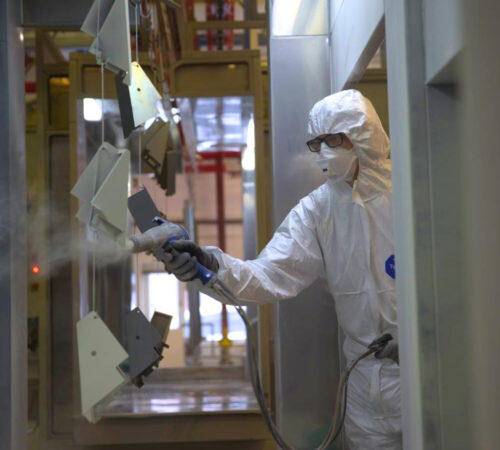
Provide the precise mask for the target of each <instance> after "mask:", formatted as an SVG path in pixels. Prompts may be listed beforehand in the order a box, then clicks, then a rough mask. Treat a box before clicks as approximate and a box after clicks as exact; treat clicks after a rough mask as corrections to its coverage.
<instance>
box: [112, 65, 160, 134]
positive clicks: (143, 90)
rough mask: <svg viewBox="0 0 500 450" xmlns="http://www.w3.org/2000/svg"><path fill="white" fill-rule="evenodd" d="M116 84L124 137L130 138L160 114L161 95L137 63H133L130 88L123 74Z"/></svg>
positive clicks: (119, 76)
mask: <svg viewBox="0 0 500 450" xmlns="http://www.w3.org/2000/svg"><path fill="white" fill-rule="evenodd" d="M115 83H116V92H117V96H118V104H119V107H120V116H121V121H122V127H123V135H124V137H125V138H128V137H129V136H130V133H132V131H133V130H134V129H135V128H137V127H138V126H139V125H142V124H143V123H144V122H146V120H148V119H151V118H153V117H155V116H157V115H158V114H159V111H158V108H157V106H156V103H157V102H158V100H161V95H160V94H159V93H158V91H157V90H156V88H155V86H154V85H153V83H152V82H151V80H150V79H149V77H148V76H147V75H146V73H145V72H144V70H143V69H142V67H141V66H140V64H139V63H138V62H136V61H134V62H133V63H132V77H131V82H130V86H127V85H126V84H124V79H123V78H122V75H121V74H118V75H116V78H115Z"/></svg>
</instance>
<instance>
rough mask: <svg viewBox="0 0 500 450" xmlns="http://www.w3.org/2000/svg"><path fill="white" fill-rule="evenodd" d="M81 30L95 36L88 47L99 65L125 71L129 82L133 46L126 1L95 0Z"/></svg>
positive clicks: (115, 70)
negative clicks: (131, 44) (131, 46)
mask: <svg viewBox="0 0 500 450" xmlns="http://www.w3.org/2000/svg"><path fill="white" fill-rule="evenodd" d="M81 30H82V31H83V32H85V33H87V34H90V35H91V36H94V37H95V38H96V39H95V41H94V42H93V43H92V45H91V46H90V48H89V51H90V53H93V54H94V55H96V58H97V61H98V62H99V64H104V67H106V69H108V70H111V71H112V72H114V73H117V74H118V73H121V74H122V81H123V82H124V83H125V84H127V85H130V83H131V71H132V70H131V65H130V62H131V61H132V53H131V49H130V19H129V12H128V2H127V0H95V1H94V3H93V4H92V7H91V8H90V11H89V13H88V14H87V17H86V18H85V21H84V22H83V24H82V27H81Z"/></svg>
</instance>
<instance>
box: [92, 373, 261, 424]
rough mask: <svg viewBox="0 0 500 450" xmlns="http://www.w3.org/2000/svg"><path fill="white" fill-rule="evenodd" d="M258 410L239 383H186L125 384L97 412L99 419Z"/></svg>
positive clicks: (249, 390) (249, 388) (247, 386)
mask: <svg viewBox="0 0 500 450" xmlns="http://www.w3.org/2000/svg"><path fill="white" fill-rule="evenodd" d="M254 410H258V404H257V400H256V399H255V396H254V394H253V390H252V386H251V384H250V383H249V382H248V381H243V380H189V381H168V382H162V383H147V382H146V384H145V385H144V386H143V387H142V388H141V389H137V388H136V387H134V386H132V385H128V386H126V387H124V388H123V389H122V391H121V392H120V393H119V394H117V395H116V396H115V397H114V399H113V400H112V401H111V402H110V403H109V404H108V405H107V406H105V407H103V408H102V409H101V411H100V414H101V415H102V417H114V416H124V415H156V414H194V413H204V412H207V413H208V412H210V413H214V412H224V411H233V412H236V411H246V412H247V411H254Z"/></svg>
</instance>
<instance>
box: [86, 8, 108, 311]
mask: <svg viewBox="0 0 500 450" xmlns="http://www.w3.org/2000/svg"><path fill="white" fill-rule="evenodd" d="M100 31H101V0H97V44H98V45H97V47H98V48H99V49H100V48H101V39H100V37H99V32H100ZM100 65H101V145H102V144H104V64H103V62H102V61H101V62H100ZM87 229H88V232H89V231H90V225H87ZM92 237H93V244H94V245H93V247H92V311H96V261H95V259H96V241H97V232H96V231H95V230H94V232H93V236H92Z"/></svg>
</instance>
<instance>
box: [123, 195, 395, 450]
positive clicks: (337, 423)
mask: <svg viewBox="0 0 500 450" xmlns="http://www.w3.org/2000/svg"><path fill="white" fill-rule="evenodd" d="M128 207H129V211H130V213H131V214H132V217H133V218H134V220H135V223H136V225H137V227H138V228H139V230H140V231H141V233H142V234H138V235H134V236H131V237H130V238H129V241H128V243H127V246H128V248H129V250H130V251H132V252H133V253H140V252H148V251H149V252H152V254H153V255H154V256H155V258H156V259H158V260H159V261H163V262H166V261H168V260H169V258H168V256H167V253H172V254H174V255H175V254H176V253H177V250H176V249H174V248H173V247H172V245H171V244H172V242H174V241H176V240H181V239H189V234H188V232H187V231H186V229H185V228H184V227H182V226H181V225H178V224H175V223H172V222H169V221H168V220H166V219H165V218H163V217H162V216H161V214H160V212H159V211H158V210H157V209H156V206H155V204H154V202H153V200H152V199H151V197H150V196H149V193H148V192H147V190H146V189H143V190H142V191H139V192H137V193H136V194H134V195H132V196H131V197H130V198H129V201H128ZM196 279H198V280H199V281H200V282H201V284H202V285H203V286H204V288H205V289H208V290H211V291H212V292H213V293H214V294H215V295H216V296H217V297H218V298H220V299H222V300H223V301H224V302H226V303H227V304H229V305H232V306H234V307H235V309H236V311H237V313H238V314H239V316H240V317H241V319H242V320H243V322H244V324H245V327H246V331H247V338H248V342H249V346H248V348H249V355H248V356H249V372H250V379H251V382H252V386H253V389H254V393H255V396H256V398H257V401H258V402H259V406H260V409H261V411H262V414H263V416H264V419H265V421H266V424H267V426H268V428H269V431H270V432H271V434H272V436H273V438H274V439H275V441H276V442H277V444H278V445H279V446H280V447H281V448H282V449H284V450H294V448H293V447H292V446H290V445H289V444H287V442H286V441H285V440H284V438H283V437H282V436H281V434H280V432H279V431H278V429H277V427H276V425H275V423H274V421H273V419H272V417H271V413H270V411H269V409H268V407H267V403H266V398H265V396H264V390H263V387H262V381H261V379H260V375H259V369H258V367H259V363H258V351H257V342H258V341H257V337H256V335H255V332H254V330H253V327H252V326H251V324H250V320H249V319H248V317H247V315H246V313H245V311H244V309H243V308H242V306H241V305H240V304H239V301H238V300H237V299H236V297H235V296H234V295H233V293H232V292H231V290H230V289H229V288H227V286H226V285H225V284H224V283H223V282H222V281H221V280H219V279H218V278H217V274H215V273H214V272H212V271H210V270H208V269H207V268H206V267H204V266H202V265H201V264H200V263H197V275H196ZM391 340H392V336H391V335H390V334H384V335H383V336H381V337H380V338H378V339H376V340H375V341H373V342H372V343H371V344H370V345H369V347H368V350H367V351H366V352H365V353H363V354H362V355H361V356H359V357H358V358H357V359H356V360H355V361H354V362H353V363H352V364H350V365H349V367H347V369H346V370H345V371H344V373H343V375H342V377H341V379H340V382H339V385H338V390H337V397H336V399H337V402H336V406H335V414H334V416H333V419H332V422H331V424H330V427H329V429H328V432H327V434H326V436H325V438H324V440H323V442H322V443H321V444H320V445H319V447H317V448H316V449H314V450H326V449H327V448H328V447H329V446H330V444H331V443H332V442H333V441H335V439H337V437H338V436H340V433H341V431H342V426H343V423H344V419H345V414H346V407H347V387H348V380H349V375H350V374H351V372H352V370H353V369H354V367H355V366H356V365H357V364H358V363H359V362H360V361H361V360H362V359H364V358H367V357H368V356H370V355H371V354H373V353H376V352H378V351H380V350H382V349H383V348H384V347H385V346H386V345H387V343H388V342H389V341H391ZM341 411H342V412H341Z"/></svg>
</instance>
